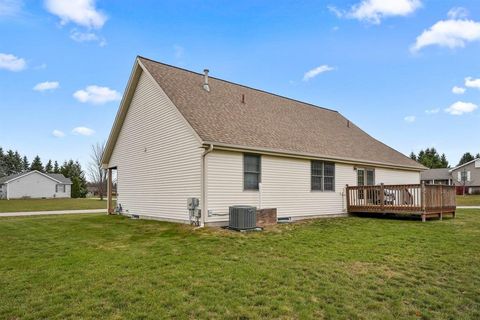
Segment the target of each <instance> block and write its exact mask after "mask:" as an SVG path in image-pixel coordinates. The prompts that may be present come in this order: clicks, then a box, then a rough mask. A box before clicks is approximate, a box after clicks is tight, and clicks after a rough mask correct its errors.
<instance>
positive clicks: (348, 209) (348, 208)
mask: <svg viewBox="0 0 480 320" xmlns="http://www.w3.org/2000/svg"><path fill="white" fill-rule="evenodd" d="M345 192H346V198H345V199H346V201H347V212H350V190H349V189H348V184H347V185H346V186H345Z"/></svg>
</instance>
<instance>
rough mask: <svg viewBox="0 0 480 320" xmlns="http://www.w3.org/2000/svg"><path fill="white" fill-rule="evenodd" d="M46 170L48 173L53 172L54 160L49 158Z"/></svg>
mask: <svg viewBox="0 0 480 320" xmlns="http://www.w3.org/2000/svg"><path fill="white" fill-rule="evenodd" d="M45 172H46V173H53V165H52V160H48V162H47V164H46V165H45Z"/></svg>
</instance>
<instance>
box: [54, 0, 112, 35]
mask: <svg viewBox="0 0 480 320" xmlns="http://www.w3.org/2000/svg"><path fill="white" fill-rule="evenodd" d="M45 7H46V9H47V10H48V11H49V12H50V13H52V14H54V15H56V16H58V17H59V18H60V23H61V24H62V25H65V24H67V23H69V22H73V23H75V24H78V25H80V26H84V27H87V28H95V29H99V28H101V27H103V25H104V24H105V22H106V21H107V16H106V15H105V14H104V13H102V12H101V11H99V10H97V8H96V7H95V0H68V1H65V0H45Z"/></svg>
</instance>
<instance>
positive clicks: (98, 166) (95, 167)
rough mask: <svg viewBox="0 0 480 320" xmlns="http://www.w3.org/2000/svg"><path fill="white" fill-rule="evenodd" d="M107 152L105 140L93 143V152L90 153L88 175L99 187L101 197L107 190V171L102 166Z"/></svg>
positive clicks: (94, 184) (101, 197) (95, 185)
mask: <svg viewBox="0 0 480 320" xmlns="http://www.w3.org/2000/svg"><path fill="white" fill-rule="evenodd" d="M104 152H105V142H103V143H99V142H97V143H96V144H93V145H92V153H91V154H90V159H91V161H90V164H89V167H88V175H89V176H90V180H91V183H92V184H93V186H94V187H96V188H97V190H98V194H99V196H100V199H101V200H103V196H104V195H105V194H106V191H107V171H106V170H105V169H103V168H102V157H103V153H104Z"/></svg>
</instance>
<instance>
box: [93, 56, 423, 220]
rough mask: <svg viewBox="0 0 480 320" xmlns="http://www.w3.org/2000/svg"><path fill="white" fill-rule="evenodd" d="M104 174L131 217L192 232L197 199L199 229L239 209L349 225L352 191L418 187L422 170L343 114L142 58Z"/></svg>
mask: <svg viewBox="0 0 480 320" xmlns="http://www.w3.org/2000/svg"><path fill="white" fill-rule="evenodd" d="M103 165H104V167H105V168H108V169H109V174H111V172H112V170H116V171H117V183H118V185H117V190H118V197H117V203H118V204H120V205H121V206H122V209H123V212H124V213H127V214H136V215H139V216H140V217H145V218H156V219H161V220H168V221H177V222H188V219H189V212H188V210H187V198H189V197H196V198H199V199H200V208H201V212H202V214H201V223H202V225H208V224H225V223H226V222H227V221H228V216H227V215H226V214H227V213H228V207H229V206H232V205H252V206H255V207H257V208H277V210H278V216H279V217H283V218H291V219H292V220H296V219H302V218H312V217H320V216H336V215H342V214H345V213H346V203H345V202H346V201H345V186H346V185H347V184H348V185H352V186H355V185H375V184H380V183H384V184H418V183H420V171H422V170H424V169H425V168H424V167H423V166H422V165H420V164H418V163H417V162H415V161H413V160H411V159H410V158H408V157H406V156H405V155H403V154H401V153H400V152H398V151H396V150H394V149H392V148H390V147H388V146H387V145H385V144H383V143H381V142H380V141H378V140H376V139H374V138H372V137H371V136H370V135H368V134H367V133H365V132H364V131H362V130H361V129H360V128H359V127H357V126H356V125H355V124H353V123H352V122H351V121H349V120H348V119H346V118H345V117H344V116H342V115H341V114H340V113H339V112H337V111H334V110H330V109H326V108H321V107H317V106H314V105H311V104H308V103H304V102H301V101H297V100H293V99H289V98H286V97H282V96H279V95H276V94H272V93H268V92H265V91H261V90H258V89H254V88H249V87H246V86H243V85H239V84H235V83H232V82H229V81H225V80H221V79H217V78H213V77H210V78H209V77H208V70H205V74H201V73H196V72H192V71H188V70H184V69H180V68H177V67H173V66H169V65H166V64H163V63H159V62H155V61H152V60H149V59H146V58H142V57H137V59H136V60H135V64H134V67H133V70H132V74H131V76H130V80H129V82H128V86H127V89H126V91H125V94H124V97H123V99H122V102H121V105H120V108H119V110H118V113H117V116H116V119H115V122H114V124H113V128H112V131H111V133H110V136H109V139H108V142H107V146H106V152H105V154H104V158H103ZM110 209H111V208H110Z"/></svg>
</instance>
